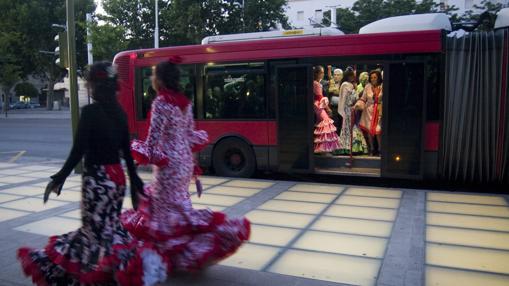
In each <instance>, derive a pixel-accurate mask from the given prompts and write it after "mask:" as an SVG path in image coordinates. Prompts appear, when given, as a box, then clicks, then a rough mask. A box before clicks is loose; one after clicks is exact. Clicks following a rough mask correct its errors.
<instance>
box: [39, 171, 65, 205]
mask: <svg viewBox="0 0 509 286" xmlns="http://www.w3.org/2000/svg"><path fill="white" fill-rule="evenodd" d="M50 178H51V181H50V182H49V183H48V185H47V186H46V190H45V191H44V197H43V201H44V203H46V202H47V201H48V199H49V195H50V194H51V193H55V194H57V196H59V195H60V193H61V192H62V187H63V186H64V183H65V179H63V180H62V179H60V178H58V177H57V176H56V175H53V176H51V177H50Z"/></svg>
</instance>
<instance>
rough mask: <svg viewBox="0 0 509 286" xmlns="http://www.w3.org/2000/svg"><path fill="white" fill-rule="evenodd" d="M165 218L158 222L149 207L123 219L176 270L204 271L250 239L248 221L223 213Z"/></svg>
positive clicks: (192, 212)
mask: <svg viewBox="0 0 509 286" xmlns="http://www.w3.org/2000/svg"><path fill="white" fill-rule="evenodd" d="M175 209H178V207H175ZM165 215H166V216H165V218H166V219H167V220H165V222H158V219H157V218H153V217H152V216H151V214H150V212H149V209H148V208H147V205H146V206H145V207H141V208H139V209H138V211H135V210H128V211H126V212H124V213H123V214H122V217H121V220H122V223H123V225H124V228H126V229H127V230H128V231H129V232H130V233H131V234H132V235H134V236H135V237H136V238H138V239H140V240H147V241H152V242H153V243H154V244H155V245H156V247H157V249H158V251H159V253H162V254H163V255H164V256H165V259H167V260H168V261H170V262H171V265H172V266H173V269H171V270H172V271H186V272H192V271H197V270H200V269H202V268H204V267H205V266H207V265H210V264H213V263H215V262H216V261H219V260H221V259H224V258H226V257H228V256H230V255H231V254H233V253H235V251H236V250H237V249H238V248H239V247H240V245H241V244H242V243H243V242H244V241H246V240H248V239H249V236H250V231H251V230H250V229H251V226H250V223H249V221H248V220H247V219H227V218H226V215H225V214H223V213H221V212H213V211H211V210H208V209H199V210H197V209H190V210H178V211H177V210H175V211H167V213H166V214H165Z"/></svg>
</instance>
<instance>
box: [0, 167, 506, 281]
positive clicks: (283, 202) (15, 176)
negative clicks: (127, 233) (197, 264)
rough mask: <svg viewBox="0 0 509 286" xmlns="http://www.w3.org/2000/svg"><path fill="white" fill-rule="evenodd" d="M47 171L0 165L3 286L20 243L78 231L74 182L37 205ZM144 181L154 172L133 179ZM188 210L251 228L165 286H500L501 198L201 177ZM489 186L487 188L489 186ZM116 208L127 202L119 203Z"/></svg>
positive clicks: (15, 274)
mask: <svg viewBox="0 0 509 286" xmlns="http://www.w3.org/2000/svg"><path fill="white" fill-rule="evenodd" d="M56 171H57V166H56V165H54V164H53V165H50V164H43V163H37V164H6V163H0V254H1V256H0V257H1V260H0V267H1V269H2V271H1V273H0V285H2V286H3V285H31V284H30V281H29V280H28V279H27V278H25V277H24V276H23V275H22V274H21V270H20V267H19V264H18V263H17V261H16V259H15V252H16V249H17V248H18V247H20V246H22V245H29V246H33V247H41V246H43V245H44V244H45V243H46V240H47V237H48V236H49V235H54V234H60V233H65V232H68V231H71V230H74V229H76V228H78V227H79V226H80V220H79V216H80V212H79V200H80V178H79V177H78V176H73V177H70V178H69V179H68V180H67V182H66V184H65V186H64V191H63V192H62V195H61V196H60V197H53V198H52V199H51V200H50V201H49V202H48V203H47V204H46V205H43V203H42V193H43V190H44V187H45V185H46V183H47V178H48V176H49V175H51V174H53V173H54V172H56ZM142 177H143V178H144V180H145V181H147V182H148V181H150V180H151V175H150V174H148V173H142ZM202 183H203V184H204V189H205V191H204V194H203V196H202V197H201V198H197V197H196V194H194V189H195V186H194V185H191V187H190V191H191V192H192V193H193V195H192V200H193V203H194V206H195V207H197V208H205V207H209V208H212V209H214V210H220V211H224V212H226V213H227V214H229V215H232V216H243V215H247V217H248V218H249V219H250V220H251V222H252V223H253V229H252V237H251V240H250V242H249V243H247V244H246V245H244V246H243V247H242V248H241V249H240V250H239V251H238V253H236V254H235V255H233V256H232V257H230V258H229V259H227V260H225V261H223V262H221V263H220V265H216V266H213V267H211V268H209V269H207V270H206V271H204V272H203V273H199V274H197V275H179V276H177V277H172V278H170V279H169V280H168V282H167V283H166V284H165V285H218V286H219V285H227V286H229V285H294V286H296V285H302V286H303V285H310V286H313V285H412V286H414V285H415V286H418V285H509V205H508V200H507V197H506V196H503V195H482V194H460V193H447V192H435V191H423V190H412V189H388V188H367V187H357V186H348V185H327V184H311V183H296V182H288V181H268V180H245V179H242V180H239V179H229V178H218V177H203V178H202ZM487 191H489V190H487ZM124 205H125V208H129V207H130V200H129V199H128V198H127V199H126V200H125V203H124Z"/></svg>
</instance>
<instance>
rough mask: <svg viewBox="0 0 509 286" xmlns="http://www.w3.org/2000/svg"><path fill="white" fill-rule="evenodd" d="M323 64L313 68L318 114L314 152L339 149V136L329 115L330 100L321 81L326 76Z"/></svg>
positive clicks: (314, 105) (315, 103)
mask: <svg viewBox="0 0 509 286" xmlns="http://www.w3.org/2000/svg"><path fill="white" fill-rule="evenodd" d="M324 74H325V73H324V69H323V67H322V66H316V67H314V69H313V77H314V81H313V93H314V104H313V109H314V111H315V116H316V125H315V131H314V152H315V153H327V152H332V151H334V150H337V149H339V138H338V134H337V133H336V130H337V129H336V126H334V120H332V119H331V118H330V117H329V114H330V113H331V110H330V108H329V100H328V99H327V97H325V96H323V88H322V84H321V83H320V82H321V80H322V79H323V77H324Z"/></svg>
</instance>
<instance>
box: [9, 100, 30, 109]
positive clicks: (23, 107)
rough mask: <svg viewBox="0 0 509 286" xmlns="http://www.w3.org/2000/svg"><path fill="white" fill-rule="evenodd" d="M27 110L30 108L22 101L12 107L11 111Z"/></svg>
mask: <svg viewBox="0 0 509 286" xmlns="http://www.w3.org/2000/svg"><path fill="white" fill-rule="evenodd" d="M26 108H28V104H26V103H24V102H21V101H20V102H16V103H14V104H12V105H11V109H26Z"/></svg>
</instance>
